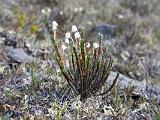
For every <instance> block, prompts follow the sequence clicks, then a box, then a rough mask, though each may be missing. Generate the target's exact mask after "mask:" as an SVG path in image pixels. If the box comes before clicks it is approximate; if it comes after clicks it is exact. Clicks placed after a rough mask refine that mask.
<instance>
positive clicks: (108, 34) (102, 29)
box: [90, 24, 117, 40]
mask: <svg viewBox="0 0 160 120" xmlns="http://www.w3.org/2000/svg"><path fill="white" fill-rule="evenodd" d="M116 28H117V26H116V25H109V24H102V25H97V26H95V27H94V28H92V29H91V31H90V33H96V34H97V35H98V34H99V33H101V34H102V35H103V38H104V40H110V38H112V37H113V36H114V35H115V33H116Z"/></svg>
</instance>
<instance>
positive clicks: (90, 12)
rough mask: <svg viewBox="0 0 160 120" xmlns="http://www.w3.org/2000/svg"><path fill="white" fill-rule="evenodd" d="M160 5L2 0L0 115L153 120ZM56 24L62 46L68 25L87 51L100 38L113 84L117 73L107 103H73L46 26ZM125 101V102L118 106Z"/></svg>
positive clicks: (159, 100) (158, 92)
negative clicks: (109, 59) (115, 82)
mask: <svg viewBox="0 0 160 120" xmlns="http://www.w3.org/2000/svg"><path fill="white" fill-rule="evenodd" d="M159 5H160V2H159V1H158V0H144V1H138V0H135V1H132V0H120V1H115V0H109V1H107V0H100V1H98V2H97V1H96V0H88V1H83V2H82V1H81V0H77V1H74V0H68V1H64V0H62V1H58V0H45V1H43V0H23V1H21V0H0V23H1V24H0V85H1V86H0V113H1V114H0V115H1V116H2V117H3V119H6V120H7V119H9V118H13V119H20V118H23V119H64V120H67V119H71V120H72V119H80V118H83V119H84V120H88V119H95V120H96V119H99V120H102V119H103V120H111V119H126V120H128V119H133V120H137V119H156V117H157V114H158V113H159V112H160V109H159V104H160V89H159V86H160V82H159V81H160V35H159V34H160V22H159V21H160V14H159V13H160V9H159V7H158V6H159ZM53 20H55V21H57V22H58V24H59V27H58V33H57V42H59V43H63V42H64V40H65V37H64V36H65V33H66V32H68V31H70V30H71V26H72V25H77V27H78V29H79V31H80V32H81V33H84V38H85V39H86V40H87V41H90V42H91V43H93V42H98V40H99V39H98V33H101V34H102V35H103V39H104V41H103V42H104V46H106V47H107V52H108V54H110V55H111V56H112V57H113V60H114V66H113V72H112V73H111V75H110V76H111V77H110V78H113V77H115V73H116V72H119V73H121V75H120V78H119V84H118V85H117V88H116V89H115V90H113V91H112V92H111V94H110V95H108V96H105V97H96V98H90V99H88V100H87V102H86V103H81V102H80V101H79V98H78V97H76V98H74V97H73V96H72V95H71V91H70V89H68V87H67V85H66V82H65V80H64V78H63V77H61V75H60V71H59V68H58V66H57V64H56V62H55V58H54V48H53V46H52V43H51V40H50V35H49V33H48V30H47V26H46V25H47V24H51V22H52V21H53ZM111 80H112V79H111ZM146 81H147V83H146ZM108 82H110V80H108ZM130 83H132V84H130ZM109 84H110V83H109ZM133 85H134V86H136V87H135V88H134V87H133ZM146 85H148V86H149V90H148V91H146ZM112 93H113V94H112ZM124 93H125V94H126V93H128V96H129V98H127V99H122V98H121V97H124V96H125V95H124ZM128 96H127V97H128ZM135 96H136V98H137V97H138V98H139V99H138V100H137V101H135ZM112 98H113V99H112ZM65 101H67V102H65ZM66 103H67V105H66ZM81 109H82V110H81ZM64 111H65V112H64ZM82 111H83V112H82ZM90 111H91V112H90Z"/></svg>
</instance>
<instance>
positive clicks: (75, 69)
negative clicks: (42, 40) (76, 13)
mask: <svg viewBox="0 0 160 120" xmlns="http://www.w3.org/2000/svg"><path fill="white" fill-rule="evenodd" d="M53 33H55V32H51V33H50V34H51V39H52V43H53V45H54V48H55V52H56V60H57V63H58V65H59V67H60V70H61V73H62V75H63V76H64V78H65V79H66V81H67V83H68V85H69V87H70V88H71V89H72V90H73V91H74V93H75V95H76V96H78V95H80V99H81V101H83V102H84V101H85V100H86V99H87V98H89V97H91V96H97V95H103V94H107V93H108V92H110V91H111V90H112V88H113V87H114V85H115V84H116V82H117V79H118V76H119V74H117V76H116V78H115V80H114V81H113V83H112V85H111V86H110V87H109V88H108V90H106V91H104V92H103V93H99V92H100V89H101V88H102V86H103V85H104V84H105V83H106V80H107V78H108V76H109V74H110V72H111V70H112V63H113V60H112V58H111V56H109V57H105V56H106V55H104V54H105V51H104V50H103V49H102V44H101V42H102V40H101V39H100V42H99V44H98V43H94V44H93V47H91V48H90V49H87V46H88V47H90V44H89V43H88V45H87V46H86V43H85V42H84V40H83V38H81V37H80V34H79V32H78V29H77V27H76V26H75V25H74V26H72V33H73V35H72V37H71V38H70V39H71V41H70V42H71V43H70V44H69V46H67V51H66V53H65V54H63V53H61V52H60V51H61V50H59V47H58V45H57V44H56V40H55V38H56V37H55V36H54V35H55V34H53ZM75 33H77V34H76V35H75ZM64 48H65V47H64ZM66 61H68V62H66ZM68 66H69V67H68Z"/></svg>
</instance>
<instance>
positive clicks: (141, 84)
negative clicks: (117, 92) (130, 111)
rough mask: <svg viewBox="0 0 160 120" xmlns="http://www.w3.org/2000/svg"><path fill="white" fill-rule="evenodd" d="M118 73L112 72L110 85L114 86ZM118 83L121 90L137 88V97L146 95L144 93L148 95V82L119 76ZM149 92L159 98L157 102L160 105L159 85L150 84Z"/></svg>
mask: <svg viewBox="0 0 160 120" xmlns="http://www.w3.org/2000/svg"><path fill="white" fill-rule="evenodd" d="M116 75H117V73H116V72H111V74H110V75H109V77H108V79H107V83H108V84H112V82H113V80H114V79H115V77H116ZM118 83H119V85H120V88H122V89H124V88H125V87H127V86H131V85H132V86H135V87H136V88H135V91H134V92H135V93H136V94H137V95H144V93H146V92H147V91H146V82H145V80H143V81H139V80H135V79H131V78H129V77H126V76H124V75H122V74H120V75H119V78H118ZM148 92H149V93H150V94H153V95H156V96H157V100H158V103H160V86H159V85H158V84H156V85H154V86H152V85H150V84H148ZM148 99H150V98H148Z"/></svg>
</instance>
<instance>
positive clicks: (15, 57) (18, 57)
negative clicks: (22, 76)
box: [5, 46, 35, 63]
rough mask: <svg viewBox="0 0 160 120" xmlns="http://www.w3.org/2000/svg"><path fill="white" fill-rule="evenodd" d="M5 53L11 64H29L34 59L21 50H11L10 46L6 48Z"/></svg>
mask: <svg viewBox="0 0 160 120" xmlns="http://www.w3.org/2000/svg"><path fill="white" fill-rule="evenodd" d="M5 52H6V53H7V56H8V57H9V58H10V59H11V61H12V62H17V63H30V62H32V61H33V60H34V59H35V58H34V57H32V56H29V55H28V54H26V53H25V52H24V50H23V49H22V48H13V47H12V46H6V47H5Z"/></svg>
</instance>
